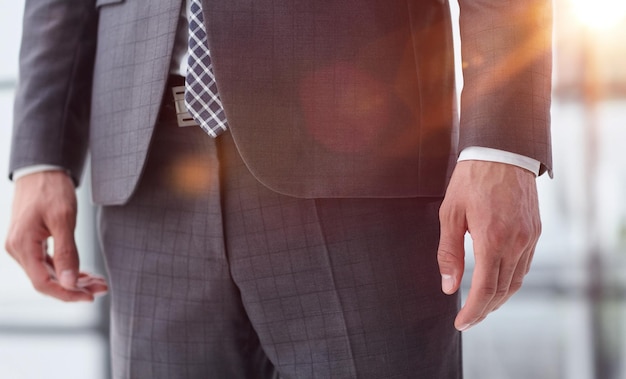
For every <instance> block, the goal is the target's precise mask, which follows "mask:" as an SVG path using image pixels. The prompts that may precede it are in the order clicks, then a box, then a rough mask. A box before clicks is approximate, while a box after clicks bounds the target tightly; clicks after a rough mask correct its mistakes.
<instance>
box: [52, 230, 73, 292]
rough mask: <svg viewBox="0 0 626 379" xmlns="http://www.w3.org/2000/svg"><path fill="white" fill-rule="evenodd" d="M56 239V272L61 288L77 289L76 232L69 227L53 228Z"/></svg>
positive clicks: (54, 259)
mask: <svg viewBox="0 0 626 379" xmlns="http://www.w3.org/2000/svg"><path fill="white" fill-rule="evenodd" d="M51 233H52V238H53V239H54V256H53V261H54V270H55V273H56V277H57V278H58V280H59V283H60V284H61V286H63V287H64V288H67V289H73V288H75V287H76V281H77V280H78V265H79V259H78V251H77V249H76V243H75V242H74V230H73V228H72V229H69V228H67V227H58V228H56V227H54V228H51Z"/></svg>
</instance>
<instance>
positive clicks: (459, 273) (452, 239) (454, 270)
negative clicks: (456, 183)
mask: <svg viewBox="0 0 626 379" xmlns="http://www.w3.org/2000/svg"><path fill="white" fill-rule="evenodd" d="M452 213H454V212H446V210H445V208H443V207H442V211H441V212H440V216H439V219H440V223H441V235H440V237H439V248H438V249H437V261H438V263H439V272H440V273H441V290H442V291H443V292H444V293H445V294H448V295H451V294H453V293H455V292H456V291H457V290H458V289H459V287H460V285H461V279H462V278H463V270H464V269H465V247H464V238H465V231H466V230H467V228H466V226H465V225H466V224H465V216H464V214H461V215H458V214H457V215H456V217H454V216H452Z"/></svg>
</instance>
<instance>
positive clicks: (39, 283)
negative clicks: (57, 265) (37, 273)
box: [31, 278, 50, 293]
mask: <svg viewBox="0 0 626 379" xmlns="http://www.w3.org/2000/svg"><path fill="white" fill-rule="evenodd" d="M31 282H32V284H33V288H35V290H36V291H37V292H41V293H45V292H46V290H47V289H48V284H49V283H50V278H34V279H32V280H31Z"/></svg>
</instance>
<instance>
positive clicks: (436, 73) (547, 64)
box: [10, 0, 551, 204]
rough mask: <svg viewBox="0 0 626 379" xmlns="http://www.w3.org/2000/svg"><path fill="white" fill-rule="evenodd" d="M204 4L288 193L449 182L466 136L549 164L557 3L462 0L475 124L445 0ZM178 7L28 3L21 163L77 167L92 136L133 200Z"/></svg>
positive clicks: (350, 192) (101, 164)
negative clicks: (457, 84)
mask: <svg viewBox="0 0 626 379" xmlns="http://www.w3.org/2000/svg"><path fill="white" fill-rule="evenodd" d="M203 1H204V9H205V19H206V21H207V26H208V35H209V45H210V49H211V55H212V59H213V62H214V67H215V75H216V77H217V81H218V87H219V90H220V95H221V98H222V101H223V104H224V108H225V111H226V115H227V117H228V120H229V124H230V129H231V133H232V134H233V137H234V139H235V142H236V144H237V146H238V149H239V151H240V154H241V155H242V157H243V158H244V160H245V162H246V163H247V165H248V167H249V169H250V170H251V172H252V173H253V174H254V175H255V176H256V177H257V178H258V179H259V180H260V181H261V182H263V183H264V184H265V185H267V186H268V187H270V188H272V189H274V190H275V191H278V192H281V193H285V194H290V195H294V196H299V197H347V196H349V197H408V196H440V195H442V194H443V191H444V189H445V184H446V178H447V177H448V174H449V172H450V168H451V165H452V163H451V162H453V158H454V157H455V155H456V152H457V149H458V148H463V147H466V146H485V147H492V148H498V149H503V150H508V151H512V152H515V153H519V154H523V155H527V156H530V157H533V158H535V159H537V160H539V161H540V162H542V170H543V171H545V170H546V169H547V170H549V169H550V166H551V158H550V156H551V154H550V133H549V108H550V78H551V42H550V41H551V9H550V1H549V0H526V1H515V0H460V5H461V38H462V46H463V62H462V64H463V67H464V82H465V89H464V92H463V96H462V107H461V121H460V129H459V125H458V123H457V122H456V109H455V105H454V104H455V101H454V99H455V91H454V64H453V63H454V62H453V45H452V32H451V30H452V29H451V20H450V15H449V10H448V3H447V1H445V0H359V1H338V0H319V1H310V0H291V1H277V0H236V1H235V0H229V1H222V0H203ZM180 7H181V3H180V1H179V0H96V1H94V0H40V1H30V2H27V5H26V11H25V18H24V37H23V42H22V50H21V58H20V59H21V61H20V62H21V63H20V64H21V66H20V67H21V74H20V83H19V87H18V91H17V95H16V103H15V124H14V135H13V148H12V154H11V167H10V170H11V172H12V171H13V170H15V169H17V168H20V167H24V166H28V165H32V164H40V163H47V164H56V165H61V166H63V167H66V168H67V169H68V170H69V171H70V172H71V174H72V176H73V177H74V179H75V180H76V182H78V181H79V178H80V176H81V171H82V167H83V161H84V158H85V155H86V152H87V150H89V151H90V153H91V158H92V167H93V172H92V174H93V175H92V178H93V193H94V199H95V201H96V202H98V203H100V204H122V203H124V202H125V201H127V200H128V198H129V197H130V196H131V195H132V192H133V190H134V188H135V186H136V183H137V181H138V180H139V178H140V175H141V171H142V168H143V165H144V161H145V158H146V155H147V154H148V151H149V147H150V139H151V135H152V131H153V127H154V125H155V122H156V119H157V115H158V111H159V107H160V104H161V100H162V98H163V94H164V90H165V84H166V80H167V77H168V68H169V64H170V59H171V52H172V47H173V43H174V37H175V32H176V24H177V22H178V16H179V12H180ZM459 130H460V132H459ZM207 138H209V137H207ZM457 142H458V144H457ZM451 158H452V159H451Z"/></svg>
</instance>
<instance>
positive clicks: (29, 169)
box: [13, 164, 67, 182]
mask: <svg viewBox="0 0 626 379" xmlns="http://www.w3.org/2000/svg"><path fill="white" fill-rule="evenodd" d="M43 171H64V172H67V170H65V169H64V168H63V167H60V166H55V165H51V164H36V165H32V166H26V167H22V168H18V169H17V170H15V171H13V181H14V182H15V181H16V180H18V179H19V178H22V177H24V176H26V175H30V174H35V173H38V172H43Z"/></svg>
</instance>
